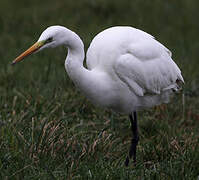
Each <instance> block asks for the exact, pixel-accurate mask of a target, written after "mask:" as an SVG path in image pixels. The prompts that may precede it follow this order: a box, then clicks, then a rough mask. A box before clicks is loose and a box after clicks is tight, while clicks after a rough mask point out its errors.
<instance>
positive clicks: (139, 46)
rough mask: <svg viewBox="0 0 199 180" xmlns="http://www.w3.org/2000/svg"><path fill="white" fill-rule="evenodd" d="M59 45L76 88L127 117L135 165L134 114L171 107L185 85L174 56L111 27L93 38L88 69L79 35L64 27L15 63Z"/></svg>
mask: <svg viewBox="0 0 199 180" xmlns="http://www.w3.org/2000/svg"><path fill="white" fill-rule="evenodd" d="M60 45H64V46H65V47H66V48H67V49H68V55H67V57H66V60H65V68H66V71H67V73H68V75H69V77H70V78H71V79H72V81H73V82H74V84H75V86H76V87H77V88H78V89H79V90H80V91H82V93H83V94H84V95H85V96H86V97H87V98H88V99H89V100H90V101H91V102H92V103H94V104H97V105H100V106H103V107H106V108H110V109H112V110H114V111H116V112H120V113H125V114H128V115H129V117H130V121H131V129H132V132H133V137H132V142H131V147H130V150H129V155H128V156H127V158H126V161H125V165H126V166H128V164H129V158H131V157H132V156H133V159H134V162H136V146H137V143H138V140H139V136H138V130H137V114H136V111H138V110H142V109H145V108H149V107H152V106H155V105H159V104H161V103H168V102H169V99H170V96H171V95H172V94H173V93H174V92H175V91H178V90H179V89H180V88H181V85H182V83H184V80H183V77H182V75H181V71H180V69H179V68H178V66H177V65H176V64H175V62H174V61H173V60H172V58H171V52H170V51H169V50H168V49H167V48H166V47H165V46H164V45H162V44H161V43H159V42H158V41H157V40H155V39H154V37H153V36H151V35H150V34H148V33H146V32H144V31H142V30H139V29H136V28H133V27H128V26H117V27H111V28H108V29H106V30H104V31H102V32H100V33H99V34H98V35H97V36H96V37H95V38H94V39H93V40H92V42H91V44H90V47H89V48H88V51H87V55H86V64H87V68H85V67H84V66H83V61H84V57H85V52H84V44H83V42H82V40H81V39H80V37H79V36H78V35H77V34H76V33H75V32H73V31H71V30H69V29H67V28H65V27H63V26H51V27H48V28H47V29H46V30H45V31H44V32H43V33H42V34H41V36H40V38H39V40H38V41H37V42H36V43H35V44H34V45H33V46H32V47H30V48H29V49H28V50H26V51H25V52H24V53H22V54H21V55H20V56H18V57H17V58H16V59H15V60H14V61H13V64H15V63H17V62H19V61H21V60H22V59H23V58H24V57H26V56H28V55H30V54H32V53H33V52H34V53H36V52H38V51H40V50H43V49H45V48H50V47H51V48H54V47H57V46H60ZM181 82H182V83H181Z"/></svg>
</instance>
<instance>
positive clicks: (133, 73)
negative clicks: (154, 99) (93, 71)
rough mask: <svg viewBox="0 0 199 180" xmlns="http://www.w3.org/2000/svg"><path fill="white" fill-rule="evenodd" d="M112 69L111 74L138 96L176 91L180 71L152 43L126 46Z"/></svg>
mask: <svg viewBox="0 0 199 180" xmlns="http://www.w3.org/2000/svg"><path fill="white" fill-rule="evenodd" d="M126 49H127V51H126V52H125V53H124V54H123V55H121V56H120V57H119V58H118V59H117V61H116V63H115V66H114V71H115V74H116V75H117V76H118V77H119V79H120V80H121V81H123V83H125V84H126V85H127V86H128V87H129V88H130V90H131V91H133V92H134V93H135V94H136V95H138V96H144V95H145V94H160V93H161V92H162V91H165V90H168V89H174V90H177V89H178V83H176V81H178V80H179V81H182V82H184V80H183V77H182V76H181V71H180V69H179V68H178V66H177V65H176V64H175V62H174V61H173V60H172V59H171V52H170V51H169V50H168V49H167V48H166V47H164V46H163V45H162V44H160V43H159V42H158V41H156V40H155V39H148V40H144V41H141V42H139V43H137V44H135V43H134V44H130V45H129V46H128V48H126Z"/></svg>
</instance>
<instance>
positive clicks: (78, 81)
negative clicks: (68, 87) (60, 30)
mask: <svg viewBox="0 0 199 180" xmlns="http://www.w3.org/2000/svg"><path fill="white" fill-rule="evenodd" d="M66 46H67V48H68V55H67V57H66V60H65V68H66V71H67V73H68V75H69V77H70V79H72V81H73V82H74V84H75V85H76V86H77V87H78V88H79V89H83V88H85V86H86V84H85V82H86V79H87V78H89V70H87V69H86V68H85V67H84V66H83V61H84V57H85V53H84V44H83V42H82V40H81V39H80V37H79V36H78V35H77V34H75V33H74V32H72V31H71V34H70V41H68V42H67V44H66Z"/></svg>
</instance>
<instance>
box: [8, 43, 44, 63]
mask: <svg viewBox="0 0 199 180" xmlns="http://www.w3.org/2000/svg"><path fill="white" fill-rule="evenodd" d="M44 44H45V41H40V42H36V43H35V44H33V45H32V46H31V47H30V48H28V49H27V50H26V51H25V52H23V53H22V54H21V55H19V56H18V57H17V58H16V59H15V60H14V61H13V62H12V64H16V63H17V62H19V61H21V60H23V59H24V58H25V57H27V56H29V55H31V54H32V53H34V52H35V51H37V50H38V49H39V48H41V47H42V46H43V45H44Z"/></svg>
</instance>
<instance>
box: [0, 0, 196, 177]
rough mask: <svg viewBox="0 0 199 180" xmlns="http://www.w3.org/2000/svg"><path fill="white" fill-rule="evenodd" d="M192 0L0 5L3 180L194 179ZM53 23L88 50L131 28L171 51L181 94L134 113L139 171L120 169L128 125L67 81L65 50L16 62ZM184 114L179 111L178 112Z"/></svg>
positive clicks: (0, 162) (0, 163)
mask: <svg viewBox="0 0 199 180" xmlns="http://www.w3.org/2000/svg"><path fill="white" fill-rule="evenodd" d="M198 5H199V2H198V1H197V0H191V1H180V0H177V1H174V2H173V1H172V2H170V1H161V0H154V1H145V0H139V1H138V0H135V1H129V0H126V1H119V0H115V1H106V0H93V1H89V0H82V1H80V2H74V1H62V0H60V1H52V0H49V1H48V2H47V1H38V0H34V1H31V2H29V3H27V2H26V1H25V0H20V1H17V2H15V1H14V0H2V1H1V2H0V37H1V38H0V45H1V46H0V55H1V56H0V57H1V68H0V109H1V111H0V179H103V180H104V179H114V180H115V179H161V180H162V179H165V180H166V179H186V180H187V179H193V180H196V179H197V178H198V176H199V166H198V165H199V151H198V149H199V132H198V128H199V110H198V109H199V101H198V96H199V93H198V90H199V86H198V82H199V79H198V77H199V71H198V68H199V65H198V57H199V53H198V52H199V51H198V47H199V38H198V29H199V24H198V19H197V14H198V9H197V7H198ZM53 24H61V25H64V26H67V27H68V28H70V29H72V30H74V31H75V32H77V33H78V34H79V35H80V36H81V37H82V39H83V41H84V42H85V47H86V48H87V47H88V45H89V43H90V41H91V39H92V38H93V37H94V36H95V35H96V34H97V33H98V32H100V31H101V30H102V29H105V28H107V27H110V26H114V25H131V26H134V27H137V28H141V29H143V30H145V31H147V32H149V33H151V34H153V35H154V36H155V37H156V38H157V39H158V40H159V41H160V42H162V43H163V44H165V45H166V46H167V47H168V48H169V49H171V50H172V52H173V58H174V59H175V61H176V62H177V64H178V65H179V66H180V67H181V69H182V73H183V75H184V78H185V81H186V85H185V87H184V94H185V103H184V107H183V105H182V94H178V95H177V96H176V97H175V98H174V99H173V101H172V102H171V103H170V104H168V105H161V106H158V107H154V108H152V109H150V110H146V111H142V112H139V116H138V118H139V131H140V142H139V145H138V154H137V161H138V163H137V166H136V167H135V166H134V165H133V164H132V162H131V164H130V166H129V167H128V168H126V167H124V160H125V157H126V155H127V153H128V149H129V146H130V137H131V133H130V127H129V121H128V119H127V117H126V116H124V115H119V114H116V113H113V112H111V111H109V110H105V109H101V108H99V107H95V106H93V105H92V104H91V103H89V102H88V101H87V100H86V98H84V97H83V96H82V95H81V94H80V93H79V91H78V90H76V89H75V87H74V85H73V83H72V82H71V81H70V80H69V78H68V76H67V74H66V72H65V69H64V66H63V65H64V62H63V59H64V58H65V56H66V55H65V54H66V50H65V49H63V48H58V49H56V50H46V51H45V52H41V53H39V54H37V55H34V56H32V57H29V58H28V59H26V60H25V61H24V62H23V63H20V64H18V65H17V66H15V67H12V66H10V63H11V62H12V60H13V58H15V57H16V56H17V55H18V54H19V53H21V52H22V51H23V50H25V49H26V48H27V47H29V46H30V45H31V44H32V43H33V42H34V41H36V40H37V38H38V37H39V35H40V33H41V32H42V31H43V30H44V29H45V28H46V27H47V26H50V25H53ZM183 108H184V109H183Z"/></svg>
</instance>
